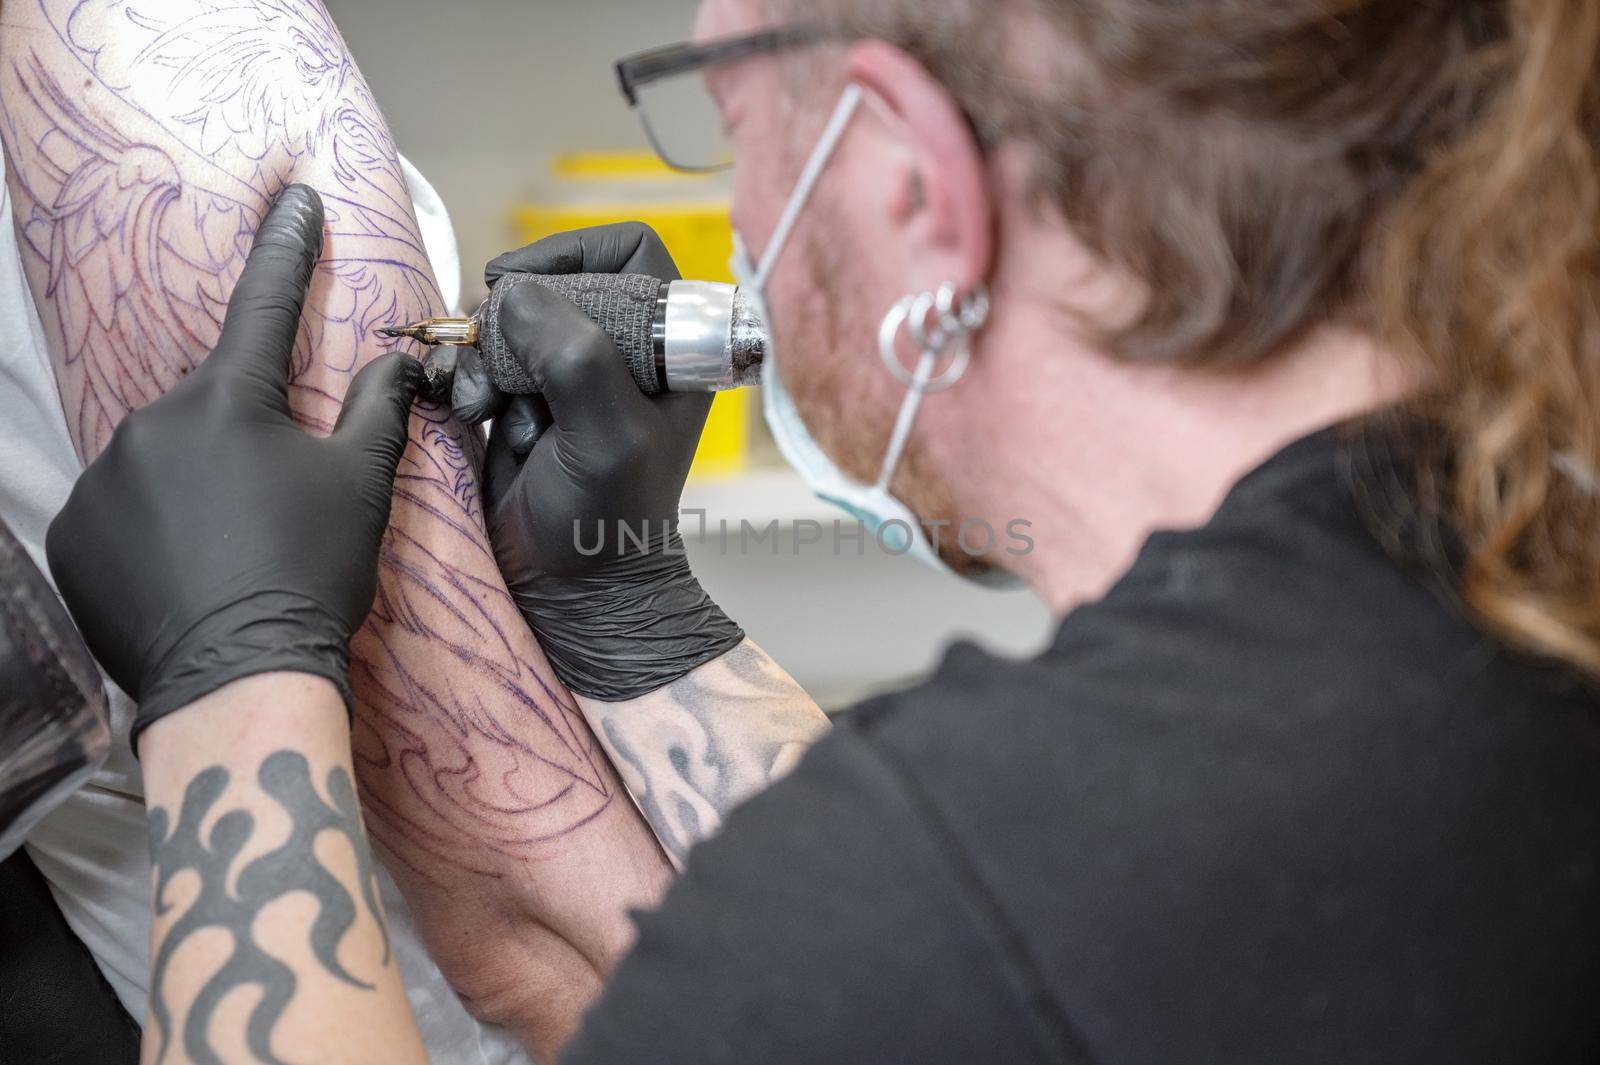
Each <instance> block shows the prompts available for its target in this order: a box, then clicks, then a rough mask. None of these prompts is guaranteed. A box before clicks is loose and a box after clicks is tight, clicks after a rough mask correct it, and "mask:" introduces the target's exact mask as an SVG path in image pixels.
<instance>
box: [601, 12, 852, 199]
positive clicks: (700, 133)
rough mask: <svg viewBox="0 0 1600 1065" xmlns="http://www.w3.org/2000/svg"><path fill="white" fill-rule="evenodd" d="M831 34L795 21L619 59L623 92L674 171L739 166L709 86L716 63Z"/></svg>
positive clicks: (798, 44) (698, 170) (663, 158)
mask: <svg viewBox="0 0 1600 1065" xmlns="http://www.w3.org/2000/svg"><path fill="white" fill-rule="evenodd" d="M829 36H830V34H829V33H828V32H827V31H825V30H824V29H823V28H822V27H820V26H814V25H793V26H779V27H776V28H774V29H768V30H762V31H760V32H759V33H751V34H746V35H743V36H739V37H724V38H722V39H720V40H715V41H705V42H703V43H695V42H690V43H687V44H674V45H669V46H667V47H665V48H655V49H652V50H650V51H648V52H640V53H639V54H638V55H633V56H629V57H628V58H626V59H623V60H621V61H619V62H618V63H617V79H618V80H619V81H620V82H621V84H622V95H623V96H625V97H627V100H628V105H629V106H630V107H632V108H633V109H634V110H635V111H636V112H638V115H639V121H640V122H641V123H642V124H643V126H644V132H645V136H647V137H649V138H650V144H651V145H652V146H653V147H654V148H655V150H656V154H657V155H659V156H660V157H661V159H662V161H663V162H665V163H666V164H667V165H668V166H670V167H672V168H673V169H674V170H685V171H689V172H690V173H706V172H709V171H715V170H726V169H727V168H728V167H730V166H732V165H733V151H732V147H731V146H730V145H729V143H728V137H727V133H726V131H725V130H724V128H723V125H722V113H721V111H720V109H719V108H718V107H717V103H716V100H714V99H713V98H712V96H711V92H710V90H709V89H707V88H706V81H705V72H706V70H708V69H710V68H711V67H717V66H722V65H724V64H727V63H737V62H739V61H740V60H742V59H749V58H751V57H753V56H758V55H767V54H770V53H772V52H780V51H783V50H784V49H787V48H795V47H799V46H802V45H808V44H815V43H817V42H819V41H822V40H825V39H827V38H828V37H829Z"/></svg>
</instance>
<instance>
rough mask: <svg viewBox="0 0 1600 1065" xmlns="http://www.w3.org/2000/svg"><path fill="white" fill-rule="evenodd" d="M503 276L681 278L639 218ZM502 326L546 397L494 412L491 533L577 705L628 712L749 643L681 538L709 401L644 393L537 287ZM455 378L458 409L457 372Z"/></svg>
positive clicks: (542, 250)
mask: <svg viewBox="0 0 1600 1065" xmlns="http://www.w3.org/2000/svg"><path fill="white" fill-rule="evenodd" d="M512 272H515V273H536V274H555V273H574V272H575V273H642V274H646V275H649V276H652V277H657V278H661V279H662V280H672V279H675V278H677V276H678V270H677V267H676V266H675V265H674V264H673V262H672V258H671V256H670V255H669V254H668V253H667V250H666V248H665V246H664V245H662V243H661V241H660V239H659V238H658V237H657V236H656V235H655V233H654V232H652V231H651V230H650V229H649V228H648V227H645V226H643V225H640V224H638V223H628V224H625V225H619V226H603V227H600V228H597V229H587V230H579V231H577V232H573V233H564V234H561V235H559V236H556V237H551V238H549V239H547V240H543V241H540V242H539V243H537V244H534V245H531V246H530V247H527V248H524V249H522V250H521V251H518V252H512V253H510V254H509V255H504V256H501V257H500V258H499V259H496V260H495V261H494V262H493V263H491V264H490V266H489V271H488V281H489V284H490V285H491V286H493V284H494V283H495V281H497V280H498V279H499V278H500V276H502V275H503V274H505V273H512ZM499 325H500V329H501V332H502V335H503V336H504V337H505V340H506V344H507V346H508V347H509V348H510V350H511V351H512V353H513V354H514V355H515V356H516V357H517V358H518V359H519V360H520V361H521V362H522V365H523V368H524V369H525V370H527V371H528V375H529V376H530V377H531V378H532V379H533V381H534V382H535V384H536V385H538V387H539V390H540V394H539V395H537V396H526V397H517V398H516V399H513V400H511V401H510V402H509V404H506V405H503V406H501V408H500V413H499V417H498V418H497V419H496V423H495V428H494V432H493V433H492V435H491V437H490V440H489V450H488V457H487V460H486V470H485V474H484V494H485V502H486V505H487V509H488V515H489V534H490V539H491V540H492V541H493V543H494V548H495V554H496V557H497V558H498V560H499V562H500V568H501V570H502V572H503V573H504V574H505V577H506V582H507V584H508V586H509V587H510V589H511V593H512V595H513V596H514V597H515V598H516V600H517V604H518V606H519V607H521V609H522V612H523V614H524V616H526V617H527V619H528V622H529V624H530V626H531V627H532V628H533V630H534V633H535V634H536V635H537V636H538V637H539V638H540V643H541V645H542V646H543V648H544V651H545V654H546V655H547V657H548V658H549V659H550V662H551V665H552V666H553V667H554V668H555V670H556V673H557V675H558V676H560V677H561V679H562V681H563V682H565V683H566V684H567V686H568V687H569V688H571V689H572V690H573V691H574V692H577V693H578V694H580V695H586V696H589V697H591V698H596V699H603V700H608V701H622V700H626V699H631V698H634V697H636V696H639V695H643V694H646V693H647V692H650V691H654V690H655V689H657V688H659V687H662V686H663V685H665V684H669V683H671V682H672V681H675V680H677V679H679V678H680V677H682V676H684V675H685V674H687V673H688V672H689V671H690V670H692V669H694V668H695V667H696V666H698V665H701V664H702V663H704V662H706V661H709V660H710V659H712V658H715V657H717V656H719V655H721V654H723V653H725V652H726V651H728V650H731V649H732V648H733V647H734V646H737V645H738V643H739V642H740V641H741V640H742V639H743V637H744V634H743V632H741V631H740V630H739V628H738V626H736V625H734V624H733V623H732V622H731V621H730V620H729V619H728V617H727V616H726V615H725V614H724V613H723V612H722V611H721V610H720V609H719V608H718V607H717V605H716V604H715V603H713V602H712V601H711V599H710V598H709V597H708V596H707V595H706V594H705V592H704V591H703V590H702V589H701V587H700V584H699V582H698V581H696V580H695V578H694V574H693V573H692V572H691V570H690V568H689V562H688V559H687V558H686V557H685V556H684V552H683V541H682V539H681V537H680V536H679V534H678V506H679V499H680V497H681V495H682V494H683V486H684V481H685V480H686V479H687V477H688V475H689V467H690V465H691V464H692V463H693V461H694V453H695V448H696V446H697V445H698V443H699V440H700V432H701V430H702V428H703V427H704V426H705V420H706V415H707V413H708V412H709V410H710V407H711V397H710V396H705V395H663V396H656V397H650V396H646V395H645V394H644V393H642V392H641V391H640V390H639V386H638V385H637V384H636V383H635V382H634V380H633V378H632V377H631V376H630V375H629V373H628V370H627V368H626V366H625V364H624V363H623V360H622V356H621V354H620V353H619V352H618V351H617V348H616V345H615V344H614V343H613V342H612V340H611V338H610V337H609V336H607V335H606V333H605V331H604V330H602V329H601V328H600V326H598V325H596V324H595V323H594V322H593V321H591V320H590V319H589V318H588V317H587V316H586V315H585V314H584V313H583V312H582V311H580V310H579V309H578V308H577V307H576V306H575V305H574V304H573V303H572V302H571V301H569V300H567V299H566V298H564V297H562V296H561V295H559V294H557V293H555V292H552V291H550V290H548V289H546V288H544V287H542V286H540V285H522V286H520V287H518V288H516V289H514V290H512V291H511V292H510V293H508V294H507V296H506V297H505V300H504V303H503V304H502V306H501V312H500V322H499ZM456 380H457V399H458V401H459V400H460V399H461V390H462V388H463V384H462V381H463V377H462V372H461V368H460V367H459V366H458V369H457V378H456ZM465 387H467V388H469V389H470V388H471V387H472V386H471V383H470V377H469V379H468V384H467V386H465ZM597 544H598V548H599V549H598V550H596V546H597Z"/></svg>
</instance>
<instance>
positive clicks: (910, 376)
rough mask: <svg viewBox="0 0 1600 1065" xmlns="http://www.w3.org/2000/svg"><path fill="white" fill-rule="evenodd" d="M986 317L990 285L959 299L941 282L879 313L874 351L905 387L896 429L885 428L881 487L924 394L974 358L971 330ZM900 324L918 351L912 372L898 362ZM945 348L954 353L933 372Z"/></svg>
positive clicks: (950, 380) (958, 374) (943, 385)
mask: <svg viewBox="0 0 1600 1065" xmlns="http://www.w3.org/2000/svg"><path fill="white" fill-rule="evenodd" d="M935 314H936V315H937V319H936V320H934V321H933V322H932V324H930V316H933V315H935ZM988 319H989V292H988V290H987V289H986V288H984V287H983V286H982V285H979V286H978V287H977V288H976V289H974V290H973V291H972V292H971V293H969V294H968V295H967V297H966V298H965V299H963V300H961V301H960V303H959V304H958V303H957V301H956V287H955V285H954V284H946V285H944V286H943V287H941V288H940V289H939V291H938V292H937V293H933V292H924V293H922V294H921V295H920V296H907V297H905V298H904V299H902V300H901V301H900V302H899V303H896V304H895V305H894V306H893V307H891V308H889V313H888V314H886V315H884V316H883V324H882V325H880V326H879V327H878V357H879V358H881V359H882V360H883V364H884V366H885V367H887V368H888V370H889V372H890V373H891V374H893V375H894V378H895V380H897V381H899V382H900V383H901V384H903V385H905V386H906V389H907V392H906V400H905V402H904V403H902V404H901V405H900V413H899V415H898V416H896V418H895V421H894V431H893V432H892V433H890V434H889V447H888V449H887V450H886V451H885V452H884V456H883V466H882V467H881V472H880V473H879V474H878V483H877V487H878V488H879V489H881V490H883V491H888V488H889V482H890V481H891V480H893V478H894V471H895V470H896V469H897V468H899V466H900V458H901V456H902V455H903V454H904V453H905V449H906V443H907V442H908V441H909V440H910V439H911V426H912V425H913V424H914V423H915V422H916V419H917V412H918V411H919V410H921V409H922V400H923V397H924V396H926V395H928V394H929V393H930V392H943V391H944V390H945V389H947V388H951V387H953V386H954V385H955V384H956V382H957V381H960V380H961V378H962V377H963V376H964V375H965V374H966V372H967V367H968V366H969V365H971V362H972V334H973V333H975V332H977V331H978V330H979V329H981V328H983V325H984V323H985V322H987V321H988ZM901 329H905V330H906V331H907V333H908V334H909V335H910V337H911V339H912V341H914V342H915V343H916V345H917V347H918V348H920V349H921V351H922V355H921V357H920V358H918V359H917V369H916V372H915V373H909V372H907V370H906V368H905V367H904V366H902V365H901V364H900V352H899V344H900V330H901ZM946 354H950V355H952V356H953V358H952V360H951V362H950V366H949V368H947V369H946V370H945V372H944V373H942V374H940V375H939V376H938V378H935V377H934V376H933V371H934V368H935V367H937V366H938V365H939V360H940V359H941V358H943V357H944V356H945V355H946Z"/></svg>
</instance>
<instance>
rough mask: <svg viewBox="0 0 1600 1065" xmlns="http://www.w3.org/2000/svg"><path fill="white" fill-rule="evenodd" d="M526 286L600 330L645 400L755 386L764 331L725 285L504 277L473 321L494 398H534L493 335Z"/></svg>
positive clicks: (613, 277) (632, 277) (609, 277)
mask: <svg viewBox="0 0 1600 1065" xmlns="http://www.w3.org/2000/svg"><path fill="white" fill-rule="evenodd" d="M528 284H535V285H542V286H544V287H545V288H548V289H551V290H552V291H555V292H559V293H561V294H562V295H563V296H566V297H567V298H568V299H570V300H571V301H572V302H573V303H575V304H577V305H578V307H579V308H580V309H581V310H582V311H583V312H584V313H585V314H587V315H588V316H589V317H590V318H591V319H593V320H594V322H595V323H596V324H598V325H599V326H600V328H602V329H604V330H605V331H606V333H607V334H608V335H609V336H610V337H611V339H612V340H613V341H614V342H615V343H616V345H617V349H618V350H619V351H620V352H621V353H622V359H623V362H625V363H626V364H627V367H628V372H629V373H630V374H632V376H633V379H634V381H635V382H637V383H638V385H639V388H640V390H641V391H643V392H644V393H645V394H646V395H651V396H654V395H659V394H660V393H662V392H721V391H724V390H726V389H730V388H740V387H743V386H745V385H750V384H755V383H756V382H757V381H759V380H760V377H761V362H762V360H763V359H764V358H765V357H766V353H767V347H768V340H767V330H766V325H765V323H764V322H762V320H761V316H760V315H759V314H758V313H757V312H756V309H755V306H754V304H753V301H751V300H749V299H747V298H746V297H745V296H744V295H743V294H741V293H740V292H739V290H738V289H736V288H735V287H734V286H732V285H723V284H717V283H715V282H710V281H670V282H669V281H661V280H659V279H658V278H654V277H646V276H644V275H641V274H507V275H506V276H504V277H502V278H501V279H500V280H499V281H498V282H496V283H495V286H494V289H493V290H492V291H491V292H490V294H489V300H488V302H487V303H485V304H484V305H483V309H482V310H480V311H479V312H478V315H477V317H478V329H479V333H478V344H477V347H478V350H479V352H480V353H481V354H482V356H483V366H484V369H485V371H487V373H488V374H489V376H490V378H492V379H493V381H494V383H495V385H496V386H497V387H498V388H499V389H500V390H501V391H502V392H507V393H510V394H512V395H527V394H529V393H533V392H537V391H538V389H537V388H536V387H535V386H534V383H533V381H532V379H531V378H529V377H528V374H527V371H526V370H524V369H523V368H522V364H521V363H519V362H518V361H517V358H516V356H515V355H513V354H512V353H511V351H510V350H509V349H508V348H507V347H506V342H505V338H504V337H502V336H501V334H500V308H501V306H502V305H503V304H504V303H505V299H506V296H507V295H508V294H509V293H511V292H512V291H514V290H515V289H517V288H518V287H520V286H522V285H528Z"/></svg>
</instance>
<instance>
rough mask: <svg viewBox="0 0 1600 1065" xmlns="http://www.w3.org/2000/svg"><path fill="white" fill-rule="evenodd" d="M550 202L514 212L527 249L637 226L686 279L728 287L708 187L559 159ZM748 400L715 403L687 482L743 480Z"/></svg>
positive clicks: (627, 157)
mask: <svg viewBox="0 0 1600 1065" xmlns="http://www.w3.org/2000/svg"><path fill="white" fill-rule="evenodd" d="M552 170H553V174H554V177H555V178H556V183H555V189H556V193H557V194H556V195H555V196H553V197H552V198H551V200H550V201H549V202H544V203H529V204H524V205H522V206H519V207H517V208H516V209H515V211H514V212H513V220H514V221H515V224H516V227H517V233H518V236H519V237H520V238H521V239H522V241H523V242H524V243H529V244H531V243H532V242H534V241H536V240H539V239H541V238H543V237H548V236H550V235H551V234H552V233H564V232H566V231H567V230H569V229H583V228H586V227H588V226H599V225H606V224H609V223H612V222H632V221H638V222H643V223H645V224H646V225H648V226H650V227H651V228H652V229H654V230H655V231H656V232H657V233H659V234H661V239H662V240H663V241H665V242H666V245H667V248H668V249H669V250H670V251H671V252H672V257H673V259H675V260H676V261H677V263H678V269H679V270H680V271H681V272H682V273H683V276H684V277H687V278H693V279H695V280H697V281H732V280H733V278H732V277H731V276H730V275H729V272H728V259H729V257H730V256H731V255H732V254H733V227H732V225H731V224H730V223H729V221H728V205H727V202H726V200H725V199H723V198H720V197H719V196H717V195H716V194H715V187H714V186H713V188H712V189H708V188H707V185H706V179H704V178H699V177H694V176H689V175H682V174H678V173H676V172H674V171H672V170H670V169H668V168H667V167H666V166H665V165H664V164H662V163H661V162H660V161H659V160H658V159H656V157H655V156H653V155H641V154H634V153H624V154H613V153H586V154H580V155H569V156H563V157H561V158H558V159H557V160H555V163H554V166H553V168H552ZM749 436H750V400H749V397H748V396H747V395H745V393H744V392H725V393H723V394H722V395H719V396H718V397H717V398H716V402H715V403H714V404H712V407H711V417H710V419H709V420H708V421H707V422H706V431H705V435H704V436H703V437H702V438H701V440H700V450H699V452H698V453H696V455H695V464H694V469H693V470H692V471H691V473H690V476H691V477H693V478H710V477H730V476H733V475H735V474H738V473H741V472H743V470H744V469H745V466H746V464H747V461H748V458H749V449H750V439H749Z"/></svg>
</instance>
